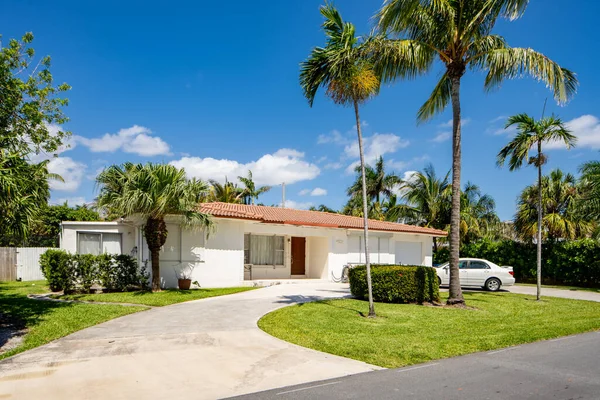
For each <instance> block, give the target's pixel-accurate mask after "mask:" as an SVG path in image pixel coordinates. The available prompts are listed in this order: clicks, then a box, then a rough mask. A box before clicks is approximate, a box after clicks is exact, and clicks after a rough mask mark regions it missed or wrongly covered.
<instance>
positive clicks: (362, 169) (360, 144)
mask: <svg viewBox="0 0 600 400" xmlns="http://www.w3.org/2000/svg"><path fill="white" fill-rule="evenodd" d="M354 114H355V116H356V133H357V135H358V151H359V153H360V172H361V177H362V196H363V218H364V225H365V264H366V268H367V288H368V291H369V317H370V318H373V317H375V316H376V315H375V306H374V305H373V288H372V285H371V262H370V259H369V227H368V221H369V210H368V206H367V178H366V176H365V155H364V153H363V139H362V132H361V127H360V115H359V113H358V102H357V101H356V100H355V101H354Z"/></svg>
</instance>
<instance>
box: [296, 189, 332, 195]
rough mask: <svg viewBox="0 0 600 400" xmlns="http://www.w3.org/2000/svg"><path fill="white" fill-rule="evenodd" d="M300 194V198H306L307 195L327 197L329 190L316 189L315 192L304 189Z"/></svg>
mask: <svg viewBox="0 0 600 400" xmlns="http://www.w3.org/2000/svg"><path fill="white" fill-rule="evenodd" d="M298 194H299V195H300V196H306V195H309V194H310V195H311V196H327V190H325V189H323V188H314V189H313V190H310V189H303V190H301V191H300V192H298Z"/></svg>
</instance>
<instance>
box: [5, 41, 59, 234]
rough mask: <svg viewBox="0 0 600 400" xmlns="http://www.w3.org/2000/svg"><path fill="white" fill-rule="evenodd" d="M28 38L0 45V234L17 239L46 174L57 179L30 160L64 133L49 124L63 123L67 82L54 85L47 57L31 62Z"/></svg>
mask: <svg viewBox="0 0 600 400" xmlns="http://www.w3.org/2000/svg"><path fill="white" fill-rule="evenodd" d="M0 38H1V37H0ZM32 41H33V34H31V33H26V34H25V35H24V36H23V37H22V38H21V40H17V39H10V40H9V41H8V45H7V46H6V47H2V48H0V150H1V151H0V226H1V227H2V228H1V229H2V232H1V234H2V236H4V237H11V238H12V240H15V241H17V242H18V243H22V242H23V241H25V240H26V239H27V235H28V234H29V231H30V228H31V225H32V223H33V222H34V221H35V219H36V217H37V213H38V211H39V209H40V208H41V207H42V206H43V205H45V204H46V203H47V200H48V198H49V196H50V191H49V187H48V181H47V180H48V178H50V179H60V178H59V177H58V176H56V175H53V174H49V173H48V163H47V162H41V163H36V162H33V161H31V160H33V159H34V158H35V157H34V156H36V155H38V154H40V153H53V152H55V151H57V150H58V148H59V147H60V146H61V145H62V144H63V140H64V138H65V137H66V136H68V134H69V133H68V132H63V131H61V130H58V131H56V132H52V133H51V132H50V130H49V126H50V125H51V124H63V123H65V122H67V118H66V117H65V116H64V114H63V112H62V108H63V107H64V106H66V105H67V100H66V99H64V98H61V97H59V96H60V94H61V93H62V92H65V91H67V90H69V89H70V87H69V85H67V84H65V83H63V84H61V85H58V86H54V82H53V77H52V74H51V72H50V57H43V58H41V59H39V60H38V61H36V60H35V51H34V49H33V47H31V43H32Z"/></svg>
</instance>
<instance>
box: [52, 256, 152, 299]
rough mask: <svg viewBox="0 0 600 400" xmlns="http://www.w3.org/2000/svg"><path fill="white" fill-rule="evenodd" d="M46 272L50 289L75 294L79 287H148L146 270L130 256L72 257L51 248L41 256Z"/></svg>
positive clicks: (118, 289) (112, 289) (116, 289)
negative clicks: (96, 285)
mask: <svg viewBox="0 0 600 400" xmlns="http://www.w3.org/2000/svg"><path fill="white" fill-rule="evenodd" d="M40 265H41V267H42V272H43V273H44V276H45V277H46V279H47V280H48V284H49V285H50V290H52V291H55V292H56V291H60V290H62V291H64V292H65V293H72V292H73V291H75V289H76V288H81V289H82V290H83V291H85V292H89V291H90V289H91V288H92V286H93V285H94V284H99V285H101V286H102V287H103V288H104V290H106V291H125V290H128V289H142V288H146V287H147V286H148V274H147V273H146V269H145V267H142V268H140V267H138V263H137V260H136V259H135V258H133V257H131V256H129V255H126V254H100V255H93V254H69V253H67V252H65V251H63V250H55V249H49V250H47V251H46V252H45V253H44V254H42V255H41V256H40Z"/></svg>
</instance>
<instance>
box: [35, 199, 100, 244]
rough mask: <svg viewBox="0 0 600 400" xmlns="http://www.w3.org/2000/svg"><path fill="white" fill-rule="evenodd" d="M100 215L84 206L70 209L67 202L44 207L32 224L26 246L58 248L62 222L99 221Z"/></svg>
mask: <svg viewBox="0 0 600 400" xmlns="http://www.w3.org/2000/svg"><path fill="white" fill-rule="evenodd" d="M100 219H101V218H100V215H99V214H98V212H97V211H95V210H92V209H91V208H89V207H88V206H86V205H82V206H75V207H70V206H69V204H68V203H67V202H65V203H64V204H60V205H51V206H44V207H42V209H41V210H40V212H39V216H38V218H37V221H36V222H35V223H34V224H33V226H32V229H31V234H30V236H29V238H28V239H27V246H35V247H58V246H59V235H60V224H61V222H62V221H100Z"/></svg>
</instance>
